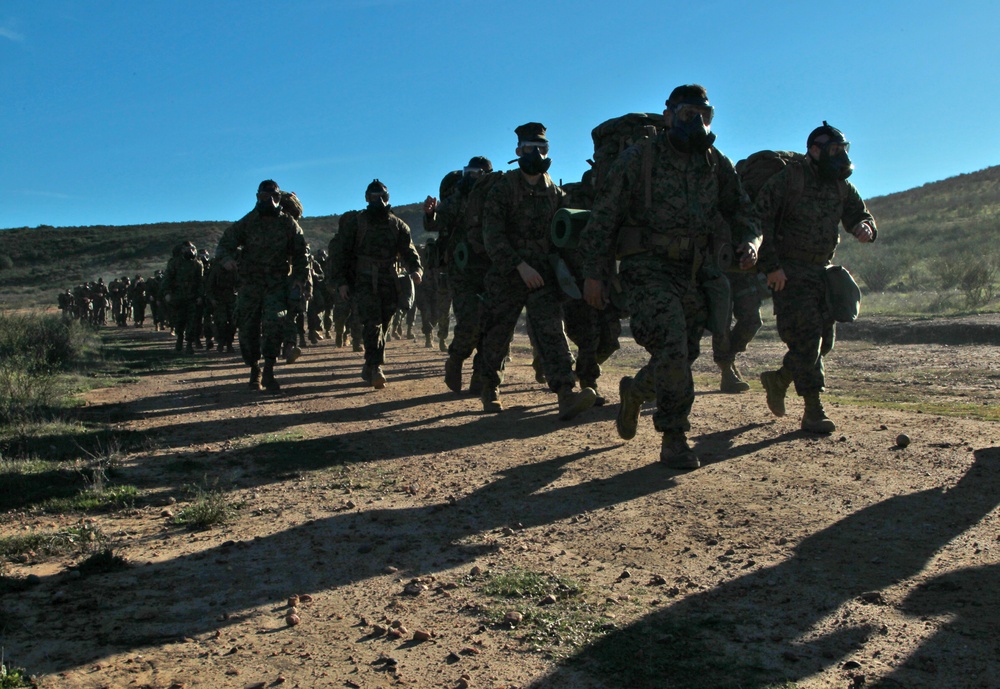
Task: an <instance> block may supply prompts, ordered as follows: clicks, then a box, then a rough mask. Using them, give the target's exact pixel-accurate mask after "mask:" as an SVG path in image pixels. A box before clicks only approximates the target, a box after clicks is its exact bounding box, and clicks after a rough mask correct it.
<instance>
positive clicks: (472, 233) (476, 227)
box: [465, 170, 504, 253]
mask: <svg viewBox="0 0 1000 689" xmlns="http://www.w3.org/2000/svg"><path fill="white" fill-rule="evenodd" d="M503 175H504V173H503V171H502V170H498V171H497V172H491V173H489V174H488V175H483V176H482V177H480V178H479V179H477V180H476V184H475V185H474V186H473V187H472V191H470V192H469V200H468V201H467V202H466V204H465V242H466V244H468V246H469V248H470V249H471V250H472V251H475V252H476V253H482V252H484V251H486V246H485V244H483V210H484V209H485V208H486V196H487V195H488V194H489V193H490V190H491V189H493V187H494V186H495V185H496V183H497V182H498V181H500V179H501V178H502V177H503Z"/></svg>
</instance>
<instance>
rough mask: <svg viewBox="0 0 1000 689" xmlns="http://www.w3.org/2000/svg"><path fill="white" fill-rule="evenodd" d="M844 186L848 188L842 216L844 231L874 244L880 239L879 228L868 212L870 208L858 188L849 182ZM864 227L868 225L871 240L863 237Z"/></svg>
mask: <svg viewBox="0 0 1000 689" xmlns="http://www.w3.org/2000/svg"><path fill="white" fill-rule="evenodd" d="M843 184H844V185H845V186H846V187H847V195H846V198H845V199H844V212H843V214H842V215H841V222H842V223H843V225H844V229H845V230H847V231H848V232H850V233H851V234H853V235H854V236H855V237H857V238H858V239H859V240H862V241H871V242H874V241H875V240H876V239H877V238H878V227H876V225H875V218H874V217H872V214H871V213H870V212H868V206H866V205H865V202H864V200H862V198H861V194H859V193H858V190H857V188H856V187H855V186H854V185H853V184H851V183H850V182H847V181H845V182H844V183H843ZM862 225H867V226H868V228H870V229H869V232H870V236H871V239H867V237H865V238H863V237H862V236H861V234H862V233H863V232H865V230H862V229H861V228H862Z"/></svg>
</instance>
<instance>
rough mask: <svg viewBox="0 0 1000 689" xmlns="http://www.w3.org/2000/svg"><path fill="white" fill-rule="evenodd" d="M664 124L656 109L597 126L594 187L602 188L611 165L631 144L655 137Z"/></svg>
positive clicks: (592, 161)
mask: <svg viewBox="0 0 1000 689" xmlns="http://www.w3.org/2000/svg"><path fill="white" fill-rule="evenodd" d="M662 127H663V115H662V114H658V113H653V112H630V113H628V114H627V115H622V116H621V117H614V118H612V119H610V120H607V121H605V122H602V123H601V124H599V125H597V126H596V127H594V129H593V131H592V132H591V133H590V137H591V138H592V139H593V140H594V159H593V160H589V161H587V162H589V163H590V164H591V166H592V167H593V171H594V188H595V189H598V188H600V186H601V184H603V183H604V179H605V178H606V177H607V176H608V170H610V169H611V164H612V163H614V162H615V159H616V158H617V157H618V155H619V154H620V153H621V152H622V151H624V150H625V149H626V148H628V147H629V146H631V145H632V144H634V143H636V142H638V141H641V140H643V139H652V138H653V136H655V135H656V133H657V131H659V130H660V129H661V128H662Z"/></svg>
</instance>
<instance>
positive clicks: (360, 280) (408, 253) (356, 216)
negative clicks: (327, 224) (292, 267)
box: [329, 208, 421, 375]
mask: <svg viewBox="0 0 1000 689" xmlns="http://www.w3.org/2000/svg"><path fill="white" fill-rule="evenodd" d="M329 253H330V280H331V281H332V282H333V284H334V285H336V286H337V288H338V289H339V288H340V287H341V286H345V285H346V286H348V287H349V289H350V298H351V302H352V304H353V308H354V311H355V312H356V313H357V317H358V319H359V320H360V322H361V324H362V337H363V340H364V350H365V371H366V372H368V375H370V374H371V373H372V372H374V371H375V370H376V369H378V368H379V367H381V366H382V364H384V363H385V338H386V334H387V333H388V330H389V325H390V323H391V322H392V317H393V315H395V313H396V311H397V310H398V309H397V306H398V303H399V292H398V283H397V280H396V277H397V268H396V266H397V262H401V263H402V264H403V267H404V268H405V270H406V272H408V273H419V272H420V271H421V265H420V256H419V255H418V254H417V250H416V247H414V246H413V241H412V240H411V238H410V228H409V226H408V225H407V224H406V223H405V222H403V221H402V220H401V219H400V218H399V217H397V216H396V215H394V214H393V213H391V212H388V213H386V214H384V215H382V214H379V213H375V212H373V211H372V210H370V209H367V208H366V209H365V210H362V211H356V212H352V213H348V214H344V216H343V217H342V218H341V219H340V229H339V230H338V232H337V234H336V235H335V236H334V238H333V239H332V240H331V241H330V251H329Z"/></svg>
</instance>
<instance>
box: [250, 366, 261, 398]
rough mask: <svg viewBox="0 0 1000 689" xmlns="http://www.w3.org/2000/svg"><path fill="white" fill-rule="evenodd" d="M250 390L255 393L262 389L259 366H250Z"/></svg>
mask: <svg viewBox="0 0 1000 689" xmlns="http://www.w3.org/2000/svg"><path fill="white" fill-rule="evenodd" d="M250 389H251V390H253V391H255V392H259V391H260V390H261V389H262V388H261V385H260V366H258V365H257V364H252V365H251V366H250Z"/></svg>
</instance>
